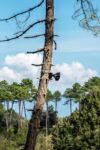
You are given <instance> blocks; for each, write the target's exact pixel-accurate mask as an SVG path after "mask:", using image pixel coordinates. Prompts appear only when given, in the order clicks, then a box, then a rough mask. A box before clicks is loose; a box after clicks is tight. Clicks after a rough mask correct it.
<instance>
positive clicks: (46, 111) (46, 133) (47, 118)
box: [46, 101, 49, 136]
mask: <svg viewBox="0 0 100 150" xmlns="http://www.w3.org/2000/svg"><path fill="white" fill-rule="evenodd" d="M48 117H49V116H48V101H47V102H46V136H48Z"/></svg>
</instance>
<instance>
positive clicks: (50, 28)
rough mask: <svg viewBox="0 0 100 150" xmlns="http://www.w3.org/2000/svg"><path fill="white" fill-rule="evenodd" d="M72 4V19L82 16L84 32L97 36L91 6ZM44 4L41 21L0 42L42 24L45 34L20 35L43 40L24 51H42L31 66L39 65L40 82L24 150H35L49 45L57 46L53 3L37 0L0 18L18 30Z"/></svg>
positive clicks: (88, 3)
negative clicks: (39, 61)
mask: <svg viewBox="0 0 100 150" xmlns="http://www.w3.org/2000/svg"><path fill="white" fill-rule="evenodd" d="M76 1H77V3H78V4H79V8H78V9H77V10H76V11H75V13H74V15H73V18H77V17H79V16H82V17H83V18H82V20H81V21H80V24H81V25H82V26H83V27H85V28H86V29H89V30H91V31H93V32H94V33H98V32H99V28H100V27H99V25H96V26H93V25H91V21H96V22H99V19H98V17H97V13H96V11H95V10H94V8H93V6H92V4H91V1H90V0H76ZM44 2H46V3H45V4H46V17H45V18H44V19H42V20H38V21H36V22H33V23H31V24H30V25H28V26H27V27H26V28H25V29H23V30H19V31H18V32H16V33H15V34H14V36H13V37H10V38H8V37H6V39H2V40H0V42H6V41H11V40H15V39H18V38H20V37H23V36H24V35H25V34H26V33H27V32H28V31H29V30H31V29H33V28H34V26H36V25H38V24H45V33H42V34H39V35H34V36H30V37H29V36H24V38H25V39H27V38H37V37H43V36H44V37H45V43H44V47H43V48H41V49H39V50H36V51H34V52H27V53H28V54H35V53H40V52H43V62H42V64H32V65H34V66H37V67H38V66H41V75H40V81H39V86H38V91H37V95H36V104H35V106H34V108H33V112H32V117H31V120H30V123H29V130H28V134H27V139H26V144H25V146H24V150H35V145H36V139H37V135H38V132H39V128H40V120H41V115H42V111H43V106H44V103H45V99H46V94H47V87H48V82H49V75H50V71H51V67H52V51H53V44H54V45H55V49H56V48H57V44H56V42H55V40H54V36H57V35H55V34H54V21H55V18H54V0H41V2H40V3H39V4H38V5H36V6H35V7H32V8H29V9H27V10H25V11H22V12H20V13H17V14H15V15H13V16H11V17H8V18H6V19H0V21H5V22H8V21H9V20H12V19H14V20H15V21H16V24H17V26H18V27H19V29H20V24H21V23H22V24H23V23H27V21H28V19H29V18H30V14H31V12H33V11H34V10H35V9H37V8H39V7H41V6H42V4H43V3H44ZM24 14H28V16H27V17H26V19H25V20H24V21H23V22H20V21H19V20H18V17H19V16H22V15H24Z"/></svg>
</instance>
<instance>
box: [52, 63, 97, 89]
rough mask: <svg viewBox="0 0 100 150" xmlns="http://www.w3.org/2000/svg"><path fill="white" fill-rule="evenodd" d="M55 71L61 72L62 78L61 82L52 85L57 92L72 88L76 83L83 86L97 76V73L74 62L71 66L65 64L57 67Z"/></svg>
mask: <svg viewBox="0 0 100 150" xmlns="http://www.w3.org/2000/svg"><path fill="white" fill-rule="evenodd" d="M52 70H53V71H55V73H56V72H60V73H61V78H60V81H59V82H55V83H54V82H53V83H51V86H52V87H53V84H54V85H55V88H56V90H57V89H60V90H61V91H63V90H65V88H67V87H69V86H71V85H72V84H73V83H75V82H79V83H81V84H83V83H84V82H85V81H87V80H88V79H89V78H91V77H93V76H97V72H96V71H95V70H92V69H90V68H85V67H84V66H83V65H82V64H81V63H80V62H72V63H71V64H67V63H64V64H62V65H59V64H58V65H56V66H55V68H53V69H52Z"/></svg>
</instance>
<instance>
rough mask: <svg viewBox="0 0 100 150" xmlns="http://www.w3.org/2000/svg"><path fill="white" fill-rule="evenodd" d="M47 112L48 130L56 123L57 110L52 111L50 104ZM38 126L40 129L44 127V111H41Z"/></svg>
mask: <svg viewBox="0 0 100 150" xmlns="http://www.w3.org/2000/svg"><path fill="white" fill-rule="evenodd" d="M48 114H49V117H48V127H49V130H50V129H51V128H52V127H53V125H55V124H56V122H57V119H58V118H57V112H55V111H54V109H53V107H52V106H49V107H48ZM40 126H41V128H42V129H45V128H46V112H43V114H42V118H41V123H40Z"/></svg>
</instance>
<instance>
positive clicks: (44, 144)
mask: <svg viewBox="0 0 100 150" xmlns="http://www.w3.org/2000/svg"><path fill="white" fill-rule="evenodd" d="M35 150H53V145H52V140H51V135H49V136H47V137H46V136H45V135H44V134H43V133H40V134H39V136H38V139H37V144H36V148H35Z"/></svg>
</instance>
